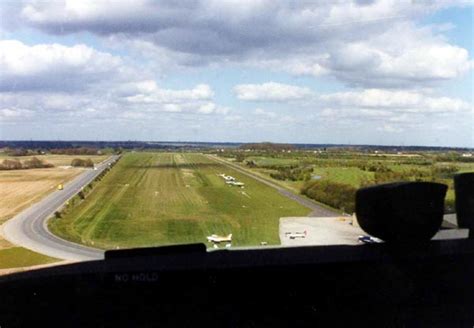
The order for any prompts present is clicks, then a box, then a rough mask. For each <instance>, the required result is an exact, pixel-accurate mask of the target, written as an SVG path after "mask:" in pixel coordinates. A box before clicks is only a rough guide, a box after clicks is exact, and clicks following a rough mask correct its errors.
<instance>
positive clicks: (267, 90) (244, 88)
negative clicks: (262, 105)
mask: <svg viewBox="0 0 474 328" xmlns="http://www.w3.org/2000/svg"><path fill="white" fill-rule="evenodd" d="M234 93H235V94H236V96H237V98H239V99H240V100H247V101H275V102H284V101H292V100H301V99H305V98H308V97H310V96H311V95H312V92H311V90H310V89H308V88H306V87H298V86H294V85H289V84H282V83H276V82H267V83H262V84H239V85H236V86H235V87H234Z"/></svg>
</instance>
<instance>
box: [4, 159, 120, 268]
mask: <svg viewBox="0 0 474 328" xmlns="http://www.w3.org/2000/svg"><path fill="white" fill-rule="evenodd" d="M118 157H119V156H117V155H114V156H111V157H110V158H108V159H107V160H105V161H103V162H102V163H100V164H98V165H96V167H97V170H92V169H87V170H86V171H85V172H84V173H82V174H81V175H79V176H78V177H76V178H75V179H74V180H72V181H70V182H69V183H67V184H65V185H64V189H63V190H56V191H54V192H53V193H51V194H49V195H48V196H46V197H45V198H43V199H42V200H41V201H39V202H38V203H36V204H34V205H33V206H31V207H29V208H27V209H26V210H24V211H22V212H21V213H19V214H18V215H16V216H15V217H14V218H12V219H10V220H8V221H7V222H6V223H5V224H4V225H3V235H4V238H5V239H7V240H8V241H9V242H11V243H13V244H16V245H18V246H22V247H25V248H28V249H30V250H32V251H35V252H38V253H41V254H45V255H48V256H51V257H55V258H59V259H64V260H72V261H84V260H95V259H103V258H104V251H103V250H100V249H95V248H91V247H87V246H83V245H79V244H76V243H72V242H70V241H67V240H64V239H62V238H59V237H57V236H55V235H53V234H52V233H51V232H50V231H49V230H48V227H47V221H48V218H50V217H51V216H52V215H53V214H54V212H55V211H57V210H58V209H59V208H61V207H62V206H63V205H64V203H65V202H66V201H67V200H69V199H70V198H71V197H73V196H74V195H75V194H77V193H78V192H79V191H80V190H81V188H83V187H84V186H86V185H87V184H88V183H89V182H91V181H92V180H94V179H95V177H97V176H98V175H99V174H100V173H101V172H102V171H103V170H104V169H106V168H107V167H108V165H109V163H112V162H113V161H116V160H117V159H118Z"/></svg>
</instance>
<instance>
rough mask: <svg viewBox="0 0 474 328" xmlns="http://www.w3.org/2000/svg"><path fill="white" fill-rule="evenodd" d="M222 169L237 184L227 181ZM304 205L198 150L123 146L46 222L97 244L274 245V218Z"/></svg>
mask: <svg viewBox="0 0 474 328" xmlns="http://www.w3.org/2000/svg"><path fill="white" fill-rule="evenodd" d="M222 174H225V175H227V176H232V177H234V178H235V179H236V180H237V181H239V182H241V183H242V184H243V185H232V184H227V183H226V181H225V179H223V178H222ZM311 212H312V209H311V208H308V207H307V206H304V205H302V204H300V203H298V202H297V201H295V200H294V199H290V198H288V197H287V196H285V195H283V194H281V193H280V192H279V191H278V190H277V189H275V188H273V187H272V186H269V185H267V184H265V183H263V182H261V181H258V180H257V179H255V178H253V177H251V176H249V175H246V174H244V173H242V172H241V171H238V170H236V169H233V168H232V167H230V166H228V165H225V164H224V163H221V162H218V161H216V160H215V159H213V158H212V157H210V156H207V155H204V154H199V153H185V152H183V153H151V152H130V153H126V154H125V155H124V156H123V157H122V159H121V160H120V161H119V162H118V164H117V165H116V166H115V167H114V169H113V170H112V171H111V172H110V173H108V174H107V175H106V176H105V178H104V179H103V180H102V181H101V182H100V183H99V184H97V186H96V187H95V188H94V191H93V192H92V193H91V194H90V195H89V196H88V197H86V199H85V200H83V201H82V202H81V203H80V204H79V205H77V206H75V207H74V208H72V209H70V210H69V211H68V212H67V213H65V214H64V215H63V217H61V218H52V219H51V220H50V221H49V229H50V230H51V232H53V233H54V234H56V235H58V236H59V237H61V238H63V239H66V240H69V241H72V242H76V243H80V244H83V245H87V246H91V247H94V248H101V249H117V248H127V247H143V246H156V245H169V244H178V243H196V242H207V239H206V237H207V236H210V235H212V234H218V235H224V236H225V235H228V234H230V233H232V234H233V237H232V246H257V245H261V244H262V243H264V244H267V245H278V244H280V239H279V219H280V218H281V217H288V216H306V215H308V214H309V213H311ZM209 246H210V245H209Z"/></svg>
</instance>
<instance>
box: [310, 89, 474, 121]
mask: <svg viewBox="0 0 474 328" xmlns="http://www.w3.org/2000/svg"><path fill="white" fill-rule="evenodd" d="M319 99H320V101H322V102H324V103H326V104H331V106H333V107H339V108H363V109H366V110H367V111H368V112H369V113H370V112H374V113H376V114H378V115H379V116H383V115H381V113H383V110H385V111H387V110H388V111H396V112H399V113H400V112H406V113H426V114H434V113H440V114H446V113H456V112H469V111H471V110H472V105H471V104H469V103H467V102H465V101H463V100H461V99H456V98H449V97H434V96H428V95H425V94H422V93H420V92H415V91H399V90H383V89H368V90H363V91H350V92H336V93H332V94H326V95H321V96H320V97H319Z"/></svg>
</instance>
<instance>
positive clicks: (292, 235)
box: [285, 230, 307, 239]
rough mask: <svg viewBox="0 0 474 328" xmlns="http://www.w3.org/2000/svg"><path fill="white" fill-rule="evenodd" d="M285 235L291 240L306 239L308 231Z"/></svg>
mask: <svg viewBox="0 0 474 328" xmlns="http://www.w3.org/2000/svg"><path fill="white" fill-rule="evenodd" d="M285 235H286V236H287V237H288V238H290V239H295V238H306V235H307V232H306V230H305V231H304V232H287V233H285Z"/></svg>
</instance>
